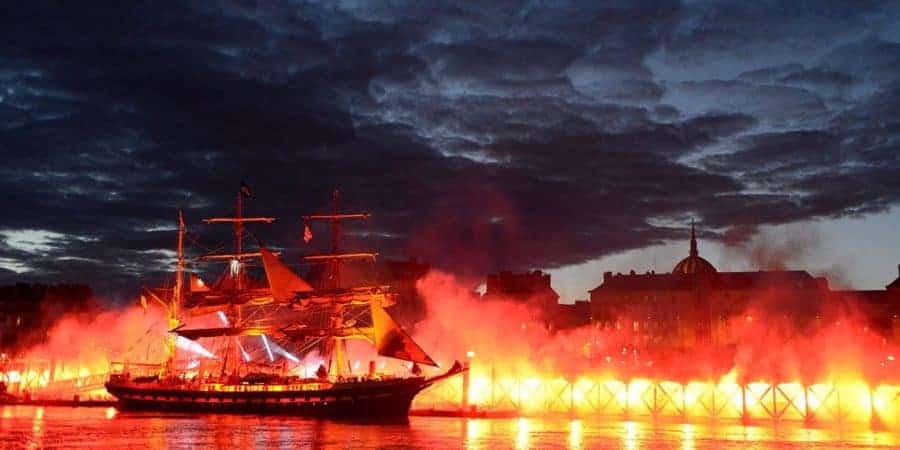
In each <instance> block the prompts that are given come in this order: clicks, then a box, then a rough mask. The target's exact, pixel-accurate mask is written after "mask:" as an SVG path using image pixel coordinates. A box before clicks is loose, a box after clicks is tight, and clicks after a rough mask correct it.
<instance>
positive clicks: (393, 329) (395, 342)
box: [372, 302, 438, 367]
mask: <svg viewBox="0 0 900 450" xmlns="http://www.w3.org/2000/svg"><path fill="white" fill-rule="evenodd" d="M372 325H373V328H374V334H375V346H376V348H377V349H378V354H379V355H381V356H387V357H390V358H396V359H402V360H405V361H412V362H415V363H419V364H427V365H429V366H433V367H438V365H437V363H436V362H434V360H433V359H431V357H430V356H428V355H427V354H426V353H425V350H422V347H419V344H416V342H415V341H413V340H412V338H411V337H410V336H409V335H408V334H406V332H405V331H403V329H402V328H400V325H398V324H397V322H395V321H394V319H393V318H391V316H390V315H389V314H388V312H387V311H385V310H384V308H382V307H381V305H379V304H377V303H376V302H372Z"/></svg>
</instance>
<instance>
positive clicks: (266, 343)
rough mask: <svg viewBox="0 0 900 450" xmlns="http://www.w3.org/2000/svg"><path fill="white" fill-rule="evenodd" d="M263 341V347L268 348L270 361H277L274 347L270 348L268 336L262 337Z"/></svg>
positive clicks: (267, 352)
mask: <svg viewBox="0 0 900 450" xmlns="http://www.w3.org/2000/svg"><path fill="white" fill-rule="evenodd" d="M260 337H261V338H262V341H263V345H265V346H266V354H267V355H269V361H275V357H274V356H273V355H272V347H269V340H268V339H267V338H266V335H262V336H260Z"/></svg>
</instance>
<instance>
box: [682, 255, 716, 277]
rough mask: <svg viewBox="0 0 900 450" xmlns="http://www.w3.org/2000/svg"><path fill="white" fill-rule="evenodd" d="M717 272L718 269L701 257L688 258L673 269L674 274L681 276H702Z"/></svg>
mask: <svg viewBox="0 0 900 450" xmlns="http://www.w3.org/2000/svg"><path fill="white" fill-rule="evenodd" d="M716 272H717V271H716V268H715V267H714V266H713V265H712V264H710V262H709V261H707V260H705V259H703V258H701V257H699V256H688V257H687V258H684V259H682V260H681V261H678V264H675V268H674V269H672V273H677V274H680V275H694V274H701V275H702V274H710V273H716Z"/></svg>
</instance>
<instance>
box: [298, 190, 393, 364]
mask: <svg viewBox="0 0 900 450" xmlns="http://www.w3.org/2000/svg"><path fill="white" fill-rule="evenodd" d="M339 198H340V191H338V189H337V188H335V189H334V190H333V191H332V193H331V214H311V215H307V216H303V219H304V220H307V221H311V220H323V221H328V222H330V228H331V253H329V254H324V255H309V256H305V257H304V258H303V259H304V260H305V261H307V262H325V263H326V264H328V278H327V282H326V283H325V286H324V287H325V289H326V290H330V291H332V292H333V293H334V295H335V296H336V295H337V294H338V293H339V291H340V289H341V263H342V262H343V261H345V260H348V259H372V260H374V259H375V257H376V256H378V254H377V253H341V252H340V249H341V221H343V220H351V219H368V218H369V217H370V214H368V213H352V214H342V213H340V212H338V201H339ZM331 327H332V328H333V329H335V330H339V329H342V328H343V327H344V307H343V306H340V305H338V306H335V308H334V310H333V311H332V315H331ZM338 334H339V333H334V334H333V335H332V336H331V345H330V347H331V352H330V353H331V355H330V357H331V362H330V370H329V371H330V372H332V373H333V374H334V375H335V376H338V377H340V376H343V375H344V373H345V372H348V371H349V369H350V367H349V364H348V367H344V364H345V363H348V361H347V360H346V357H345V355H346V353H347V350H346V339H347V337H346V336H339V335H338ZM345 369H347V370H345Z"/></svg>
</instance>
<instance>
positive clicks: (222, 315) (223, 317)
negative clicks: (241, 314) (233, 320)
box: [216, 311, 228, 327]
mask: <svg viewBox="0 0 900 450" xmlns="http://www.w3.org/2000/svg"><path fill="white" fill-rule="evenodd" d="M216 314H218V315H219V320H221V321H222V324H224V325H225V326H226V327H227V326H228V316H226V315H225V313H224V312H222V311H216Z"/></svg>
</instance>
